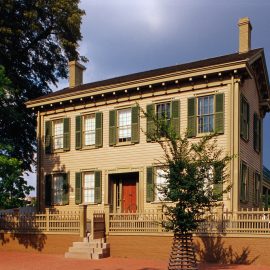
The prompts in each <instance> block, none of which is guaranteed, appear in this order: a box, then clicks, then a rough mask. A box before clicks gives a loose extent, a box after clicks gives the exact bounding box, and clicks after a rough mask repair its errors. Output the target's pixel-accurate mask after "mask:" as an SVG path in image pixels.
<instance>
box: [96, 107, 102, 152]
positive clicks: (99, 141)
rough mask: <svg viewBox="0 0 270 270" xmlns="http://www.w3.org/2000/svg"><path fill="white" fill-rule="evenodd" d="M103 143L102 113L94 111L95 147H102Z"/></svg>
mask: <svg viewBox="0 0 270 270" xmlns="http://www.w3.org/2000/svg"><path fill="white" fill-rule="evenodd" d="M102 144H103V114H102V112H97V113H96V142H95V145H96V147H102Z"/></svg>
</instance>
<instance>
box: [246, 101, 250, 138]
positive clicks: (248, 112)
mask: <svg viewBox="0 0 270 270" xmlns="http://www.w3.org/2000/svg"><path fill="white" fill-rule="evenodd" d="M249 114H250V109H249V104H248V103H247V131H246V132H247V134H246V139H247V140H248V139H249V126H250V117H249Z"/></svg>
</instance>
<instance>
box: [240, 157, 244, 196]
mask: <svg viewBox="0 0 270 270" xmlns="http://www.w3.org/2000/svg"><path fill="white" fill-rule="evenodd" d="M244 189H245V187H244V175H243V163H242V162H241V163H240V200H241V201H244V199H245V194H244Z"/></svg>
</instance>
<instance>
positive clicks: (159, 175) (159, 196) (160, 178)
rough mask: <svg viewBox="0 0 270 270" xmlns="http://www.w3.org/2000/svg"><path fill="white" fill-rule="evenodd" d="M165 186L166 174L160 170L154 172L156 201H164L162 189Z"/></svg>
mask: <svg viewBox="0 0 270 270" xmlns="http://www.w3.org/2000/svg"><path fill="white" fill-rule="evenodd" d="M165 185H166V172H165V171H164V170H162V169H157V171H156V200H164V194H163V192H162V188H163V187H164V186H165Z"/></svg>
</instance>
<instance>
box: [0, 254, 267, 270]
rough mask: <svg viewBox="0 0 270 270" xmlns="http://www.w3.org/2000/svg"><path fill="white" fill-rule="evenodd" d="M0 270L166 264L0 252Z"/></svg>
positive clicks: (150, 269) (133, 269)
mask: <svg viewBox="0 0 270 270" xmlns="http://www.w3.org/2000/svg"><path fill="white" fill-rule="evenodd" d="M0 269H5V270H69V269H70V270H125V269H127V270H165V269H167V262H166V261H161V260H141V259H123V258H107V259H103V260H99V261H84V260H74V259H65V258H64V257H63V256H62V255H53V254H36V253H31V252H11V251H7V252H6V251H3V252H2V251H1V252H0ZM200 270H270V266H267V267H264V266H255V265H249V266H242V265H237V266H225V265H219V266H217V265H201V267H200Z"/></svg>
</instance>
